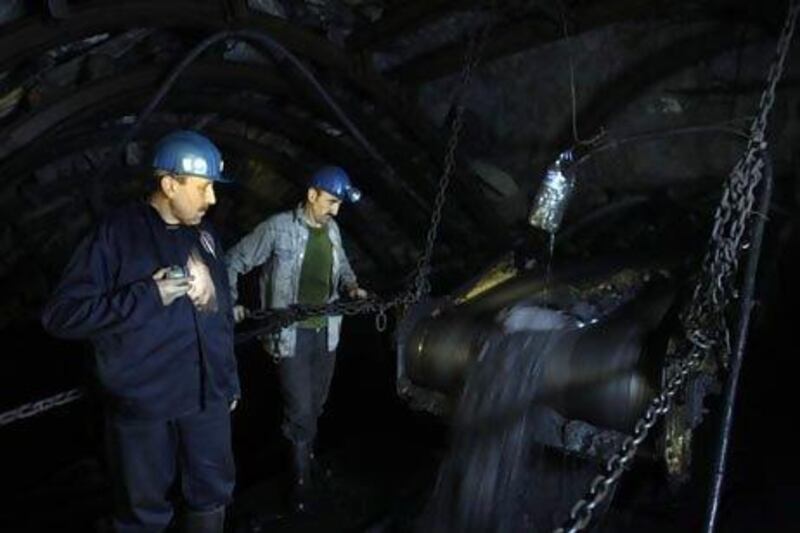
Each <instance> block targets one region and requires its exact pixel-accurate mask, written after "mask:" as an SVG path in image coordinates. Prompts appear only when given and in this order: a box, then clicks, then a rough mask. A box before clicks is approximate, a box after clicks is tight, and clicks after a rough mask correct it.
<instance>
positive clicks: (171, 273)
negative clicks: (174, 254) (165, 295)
mask: <svg viewBox="0 0 800 533" xmlns="http://www.w3.org/2000/svg"><path fill="white" fill-rule="evenodd" d="M165 277H166V278H167V279H183V278H188V277H189V272H188V270H187V269H186V267H182V266H181V265H172V266H171V267H169V270H167V275H166V276H165Z"/></svg>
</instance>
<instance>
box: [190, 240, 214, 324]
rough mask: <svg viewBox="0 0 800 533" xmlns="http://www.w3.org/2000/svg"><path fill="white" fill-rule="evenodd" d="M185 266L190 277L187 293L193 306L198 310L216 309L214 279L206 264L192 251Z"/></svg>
mask: <svg viewBox="0 0 800 533" xmlns="http://www.w3.org/2000/svg"><path fill="white" fill-rule="evenodd" d="M186 268H187V269H188V270H189V275H190V277H191V278H192V281H191V283H190V287H189V291H188V293H187V294H188V295H189V298H190V299H191V300H192V303H193V304H194V306H195V308H197V309H198V310H200V311H216V309H217V291H216V289H215V288H214V280H213V279H212V278H211V272H209V270H208V265H206V264H205V262H203V260H202V259H201V258H200V257H199V256H198V255H197V254H195V253H192V254H191V255H190V256H189V261H188V262H187V263H186Z"/></svg>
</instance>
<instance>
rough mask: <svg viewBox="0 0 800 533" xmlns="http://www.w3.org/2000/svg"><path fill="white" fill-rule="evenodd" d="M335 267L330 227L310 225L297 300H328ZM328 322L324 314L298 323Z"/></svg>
mask: <svg viewBox="0 0 800 533" xmlns="http://www.w3.org/2000/svg"><path fill="white" fill-rule="evenodd" d="M332 268H333V245H332V244H331V240H330V239H329V238H328V228H327V227H325V226H323V227H321V228H312V227H310V226H309V227H308V242H307V243H306V252H305V256H304V257H303V266H302V268H301V270H300V286H299V288H298V294H297V302H298V303H301V304H306V305H320V304H324V303H326V302H327V301H328V296H329V295H330V293H331V270H332ZM326 324H327V319H326V318H325V317H324V316H318V317H311V318H308V319H306V320H304V321H302V322H299V323H298V324H297V325H298V326H299V327H301V328H322V327H325V325H326Z"/></svg>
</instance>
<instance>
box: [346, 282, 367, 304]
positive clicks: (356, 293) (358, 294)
mask: <svg viewBox="0 0 800 533" xmlns="http://www.w3.org/2000/svg"><path fill="white" fill-rule="evenodd" d="M347 295H348V296H350V298H352V299H354V300H363V299H364V298H366V297H367V291H365V290H364V289H362V288H361V287H359V286H358V285H355V286H353V287H350V288H348V289H347Z"/></svg>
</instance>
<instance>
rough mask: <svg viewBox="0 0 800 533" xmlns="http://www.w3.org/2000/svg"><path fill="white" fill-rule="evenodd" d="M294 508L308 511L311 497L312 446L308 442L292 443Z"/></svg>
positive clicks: (299, 510)
mask: <svg viewBox="0 0 800 533" xmlns="http://www.w3.org/2000/svg"><path fill="white" fill-rule="evenodd" d="M291 494H292V498H291V500H292V501H291V504H292V508H293V509H294V510H295V511H296V512H300V513H302V512H307V511H308V507H309V501H310V497H311V446H310V445H309V443H307V442H295V443H293V444H292V490H291Z"/></svg>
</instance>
